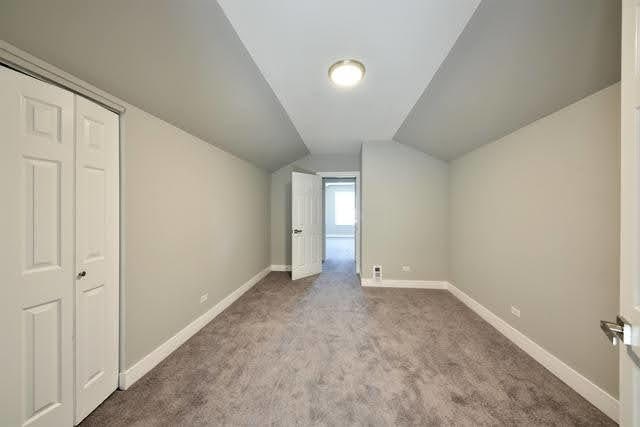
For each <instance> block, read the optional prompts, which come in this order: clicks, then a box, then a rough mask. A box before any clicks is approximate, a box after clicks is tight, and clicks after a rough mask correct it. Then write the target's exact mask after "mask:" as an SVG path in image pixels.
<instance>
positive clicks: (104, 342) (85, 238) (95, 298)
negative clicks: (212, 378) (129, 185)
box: [76, 96, 119, 422]
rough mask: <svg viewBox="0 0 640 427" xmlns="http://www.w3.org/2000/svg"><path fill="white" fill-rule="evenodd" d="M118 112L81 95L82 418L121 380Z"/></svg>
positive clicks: (78, 169)
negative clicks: (119, 350) (119, 339)
mask: <svg viewBox="0 0 640 427" xmlns="http://www.w3.org/2000/svg"><path fill="white" fill-rule="evenodd" d="M118 132H119V127H118V116H117V115H116V114H114V113H112V112H110V111H108V110H106V109H105V108H103V107H101V106H99V105H97V104H94V103H92V102H90V101H88V100H86V99H84V98H82V97H79V96H77V97H76V135H77V141H76V263H77V267H76V269H77V271H78V272H79V275H78V276H77V278H76V396H77V397H76V402H77V406H76V422H79V421H81V420H82V419H83V418H84V417H86V416H87V415H88V414H89V413H90V412H91V411H93V410H94V409H95V408H96V407H97V406H98V405H99V404H100V403H102V401H104V399H106V398H107V397H108V396H109V394H111V393H112V392H113V391H114V390H115V389H116V387H117V380H118V280H117V278H118V274H117V273H118V260H117V256H118V251H117V238H118V199H117V194H118V193H117V189H118V176H117V170H118V169H117V168H118V141H119V137H118Z"/></svg>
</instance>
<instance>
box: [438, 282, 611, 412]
mask: <svg viewBox="0 0 640 427" xmlns="http://www.w3.org/2000/svg"><path fill="white" fill-rule="evenodd" d="M448 289H449V292H451V293H452V294H453V295H454V296H455V297H456V298H458V299H459V300H460V301H462V302H463V303H464V304H466V305H467V306H468V307H469V308H470V309H472V310H473V311H475V312H476V313H477V314H478V315H479V316H480V317H482V318H483V319H484V320H486V321H487V322H488V323H489V324H490V325H491V326H493V327H494V328H496V329H497V330H498V331H499V332H500V333H502V334H503V335H504V336H505V337H507V338H509V339H510V340H511V341H513V343H514V344H515V345H517V346H518V347H520V348H521V349H522V350H523V351H524V352H525V353H527V354H529V355H530V356H531V357H533V358H534V359H535V360H536V361H538V363H540V364H541V365H542V366H544V367H545V368H547V369H548V370H549V371H551V373H553V374H554V375H555V376H556V377H558V378H560V379H561V380H562V381H563V382H564V383H566V384H567V385H568V386H569V387H571V388H572V389H574V390H575V391H576V392H578V394H580V395H581V396H582V397H584V398H585V399H587V400H588V401H589V402H591V403H592V404H593V405H594V406H595V407H596V408H598V409H600V410H601V411H602V412H604V413H605V414H606V415H607V416H608V417H609V418H611V419H612V420H614V421H616V422H618V418H619V414H620V404H619V402H618V400H617V399H616V398H615V397H613V396H611V395H610V394H609V393H607V392H606V391H604V390H603V389H601V388H600V387H598V386H597V385H596V384H594V383H592V382H591V381H590V380H589V379H587V378H586V377H584V376H583V375H581V374H580V373H579V372H578V371H576V370H575V369H573V368H572V367H570V366H569V365H567V364H566V363H564V362H563V361H562V360H560V359H558V358H557V357H556V356H554V355H553V354H551V353H549V352H548V351H547V350H545V349H544V348H542V347H541V346H539V345H538V344H536V343H535V342H534V341H532V340H531V339H530V338H528V337H527V336H526V335H524V334H523V333H522V332H520V331H518V330H517V329H515V328H514V327H512V326H511V325H509V324H508V323H507V322H505V321H504V320H502V319H501V318H500V317H498V316H497V315H495V314H494V313H493V312H491V311H490V310H489V309H487V308H486V307H484V306H483V305H482V304H480V303H479V302H478V301H476V300H474V299H473V298H471V297H470V296H469V295H467V294H465V293H464V292H462V291H461V290H460V289H458V288H456V287H455V286H454V285H452V284H451V283H448Z"/></svg>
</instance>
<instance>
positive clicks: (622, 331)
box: [600, 316, 633, 346]
mask: <svg viewBox="0 0 640 427" xmlns="http://www.w3.org/2000/svg"><path fill="white" fill-rule="evenodd" d="M600 329H602V332H604V334H605V335H606V336H607V338H608V339H609V341H611V344H613V345H614V346H615V345H617V344H618V342H622V343H623V344H624V345H632V344H633V336H632V331H631V324H630V323H629V322H627V321H626V320H625V319H624V317H622V316H618V317H616V322H615V323H613V322H607V321H606V320H601V321H600Z"/></svg>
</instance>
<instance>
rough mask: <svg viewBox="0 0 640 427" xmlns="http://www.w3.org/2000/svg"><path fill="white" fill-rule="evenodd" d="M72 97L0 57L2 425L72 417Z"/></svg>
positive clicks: (63, 421)
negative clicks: (7, 64)
mask: <svg viewBox="0 0 640 427" xmlns="http://www.w3.org/2000/svg"><path fill="white" fill-rule="evenodd" d="M73 110H74V98H73V95H72V94H71V93H70V92H67V91H65V90H62V89H60V88H58V87H55V86H52V85H49V84H47V83H44V82H41V81H39V80H36V79H33V78H31V77H28V76H25V75H23V74H20V73H18V72H15V71H13V70H10V69H8V68H5V67H1V66H0V141H1V144H0V194H2V198H3V199H2V202H1V203H2V208H1V209H0V235H1V236H2V239H0V277H2V297H1V298H0V324H2V325H3V327H2V328H1V332H0V339H1V341H0V342H2V351H0V363H1V364H2V365H1V366H3V368H4V370H3V379H2V381H0V401H1V402H2V405H0V420H2V423H3V425H25V426H68V425H70V424H71V423H72V422H73V405H74V403H73V342H72V334H73V316H74V311H73V304H74V302H73V275H74V255H73V245H74V239H73V233H74V225H73V220H74V209H73V207H74V203H73V177H74V168H75V164H74V160H73V154H74V128H73V120H74V113H73Z"/></svg>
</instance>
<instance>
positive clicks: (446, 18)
mask: <svg viewBox="0 0 640 427" xmlns="http://www.w3.org/2000/svg"><path fill="white" fill-rule="evenodd" d="M219 2H220V4H221V6H222V8H223V9H224V11H225V13H226V14H227V16H228V17H229V20H230V22H231V24H232V25H233V26H234V28H235V29H236V31H237V32H238V34H239V36H240V39H241V40H242V41H243V42H244V44H245V46H246V47H247V49H248V51H249V52H250V53H251V55H252V57H253V59H254V60H255V61H256V64H257V65H258V67H259V68H260V69H261V70H262V73H263V75H264V76H265V78H266V79H267V81H268V82H269V84H270V85H271V87H272V88H273V90H274V91H275V93H276V95H277V96H278V98H279V99H280V101H281V102H282V105H283V106H284V108H285V109H286V110H287V112H288V113H289V117H291V120H292V121H293V123H294V125H295V126H296V128H297V129H298V131H299V132H300V135H301V136H302V138H303V139H304V142H305V144H306V145H307V147H309V150H310V151H311V153H312V154H318V153H343V154H349V153H357V152H359V150H360V145H361V143H362V142H363V141H367V140H389V139H391V138H392V137H393V135H394V134H395V132H396V130H397V129H398V128H399V127H400V125H401V124H402V121H403V120H404V118H405V117H406V115H407V114H408V113H409V111H410V110H411V107H413V105H414V104H415V102H416V101H417V99H418V97H419V96H420V94H421V93H422V92H423V91H424V89H425V88H426V87H427V84H428V83H429V81H430V80H431V77H432V76H433V75H434V73H435V72H436V70H437V69H438V67H439V66H440V64H441V63H442V61H443V60H444V58H445V57H446V56H447V54H448V53H449V50H450V49H451V47H452V46H453V44H454V43H455V41H456V39H457V38H458V36H459V34H460V32H461V31H462V30H463V29H464V27H465V25H466V24H467V21H468V20H469V18H470V17H471V15H472V14H473V11H474V10H475V8H476V7H477V5H478V3H479V0H403V1H400V2H398V1H377V2H372V1H371V0H322V1H306V0H302V1H301V0H268V1H265V0H242V1H238V0H219ZM349 58H355V59H357V60H360V61H362V62H363V63H364V65H365V67H366V68H367V72H366V75H365V78H364V80H363V81H362V83H361V84H359V85H358V86H356V87H354V88H350V89H344V88H338V87H336V86H334V85H333V84H332V83H331V82H330V81H329V78H328V76H327V73H328V69H329V67H330V66H331V64H333V63H334V62H336V61H338V60H340V59H349Z"/></svg>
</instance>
